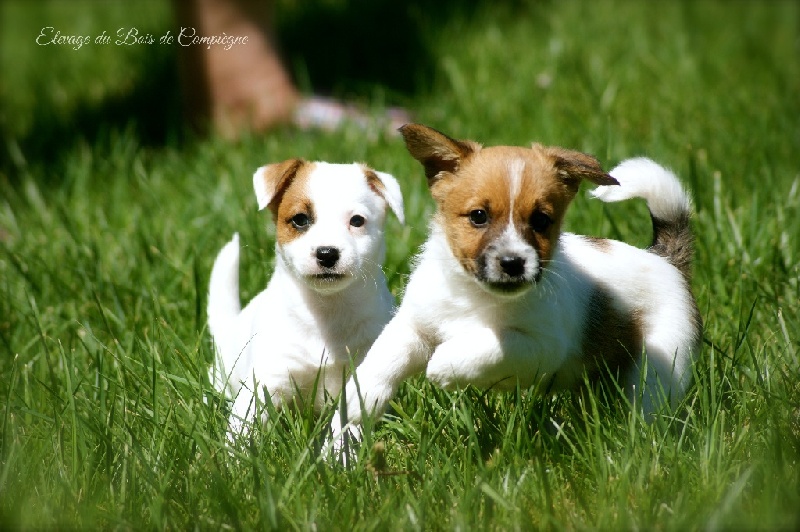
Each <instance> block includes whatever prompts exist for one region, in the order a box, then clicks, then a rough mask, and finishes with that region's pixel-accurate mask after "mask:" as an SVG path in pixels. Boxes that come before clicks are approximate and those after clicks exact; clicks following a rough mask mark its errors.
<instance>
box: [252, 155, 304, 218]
mask: <svg viewBox="0 0 800 532" xmlns="http://www.w3.org/2000/svg"><path fill="white" fill-rule="evenodd" d="M304 164H306V162H305V161H304V160H302V159H288V160H286V161H283V162H282V163H274V164H268V165H266V166H262V167H261V168H259V169H258V170H256V173H255V174H253V188H254V189H255V191H256V200H257V201H258V210H259V211H260V210H263V209H264V208H265V207H273V206H274V205H276V204H277V203H280V197H281V196H282V194H283V191H284V190H286V187H287V186H289V184H290V183H291V182H292V180H293V179H294V176H295V175H297V171H298V170H299V169H300V167H301V166H303V165H304Z"/></svg>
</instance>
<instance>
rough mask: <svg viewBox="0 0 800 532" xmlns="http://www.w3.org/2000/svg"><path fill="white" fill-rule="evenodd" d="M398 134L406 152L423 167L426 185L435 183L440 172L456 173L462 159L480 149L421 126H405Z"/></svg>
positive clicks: (474, 143)
mask: <svg viewBox="0 0 800 532" xmlns="http://www.w3.org/2000/svg"><path fill="white" fill-rule="evenodd" d="M400 133H401V134H402V135H403V140H405V141H406V148H408V152H409V153H410V154H411V156H412V157H414V158H415V159H416V160H418V161H419V162H420V163H422V166H424V167H425V176H426V177H427V178H428V185H432V184H433V183H434V182H436V181H437V180H438V179H439V178H440V177H441V174H442V172H450V173H454V172H457V171H458V168H459V166H460V165H461V161H462V160H463V159H465V158H466V157H467V156H469V155H470V154H472V153H475V152H477V151H478V150H480V149H481V145H480V144H478V143H477V142H472V141H470V140H455V139H451V138H450V137H448V136H447V135H445V134H444V133H441V132H439V131H436V130H435V129H433V128H430V127H428V126H423V125H422V124H406V125H404V126H403V127H401V128H400Z"/></svg>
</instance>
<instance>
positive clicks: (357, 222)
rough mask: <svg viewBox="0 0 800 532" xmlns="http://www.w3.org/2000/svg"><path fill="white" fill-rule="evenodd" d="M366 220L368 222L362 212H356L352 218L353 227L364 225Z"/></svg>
mask: <svg viewBox="0 0 800 532" xmlns="http://www.w3.org/2000/svg"><path fill="white" fill-rule="evenodd" d="M364 222H366V220H365V219H364V217H363V216H361V215H360V214H356V215H354V216H353V217H352V218H350V225H352V226H353V227H361V226H362V225H364Z"/></svg>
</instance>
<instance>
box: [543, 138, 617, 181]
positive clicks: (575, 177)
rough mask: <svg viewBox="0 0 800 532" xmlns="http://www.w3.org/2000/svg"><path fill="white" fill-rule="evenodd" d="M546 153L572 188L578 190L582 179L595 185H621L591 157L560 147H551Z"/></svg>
mask: <svg viewBox="0 0 800 532" xmlns="http://www.w3.org/2000/svg"><path fill="white" fill-rule="evenodd" d="M546 151H547V153H548V154H549V155H550V156H551V157H552V158H553V166H555V168H556V172H557V173H558V175H559V176H560V177H561V178H562V179H563V180H564V181H565V182H566V183H567V185H569V186H570V187H574V188H576V189H577V188H578V186H579V185H580V182H581V180H582V179H588V180H589V181H591V182H592V183H594V184H595V185H619V182H617V180H616V179H614V178H613V177H611V176H610V175H608V173H606V172H604V171H603V169H602V168H601V167H600V163H599V162H598V161H597V159H595V158H594V157H592V156H591V155H587V154H585V153H581V152H579V151H573V150H566V149H564V148H559V147H549V148H546Z"/></svg>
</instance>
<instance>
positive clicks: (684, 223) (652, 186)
mask: <svg viewBox="0 0 800 532" xmlns="http://www.w3.org/2000/svg"><path fill="white" fill-rule="evenodd" d="M609 174H610V175H611V176H612V177H614V178H615V179H616V180H617V181H618V182H619V185H618V186H617V185H608V186H601V187H597V188H596V189H595V190H593V191H592V195H593V196H594V197H596V198H599V199H601V200H603V201H606V202H614V201H622V200H626V199H632V198H643V199H645V200H646V201H647V207H648V209H650V217H651V219H652V222H653V243H652V244H651V245H650V247H649V248H648V251H650V252H651V253H655V254H656V255H659V256H661V257H664V258H665V259H667V260H668V261H669V262H670V263H671V264H672V265H673V266H675V267H676V268H677V269H678V270H679V271H680V272H681V274H683V277H684V278H685V279H686V280H687V282H688V281H689V280H690V279H691V276H692V258H693V256H694V236H693V235H692V230H691V226H690V224H689V218H690V214H691V206H690V205H691V203H690V201H689V196H688V194H687V193H686V190H685V189H684V188H683V186H682V185H681V183H680V181H679V180H678V178H677V177H676V176H675V174H673V173H672V172H670V171H669V170H667V169H666V168H664V167H662V166H660V165H659V164H657V163H655V162H653V161H652V160H650V159H647V158H644V157H640V158H636V159H628V160H627V161H623V162H622V163H621V164H620V165H619V166H617V167H616V168H614V169H613V170H611V172H609Z"/></svg>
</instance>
